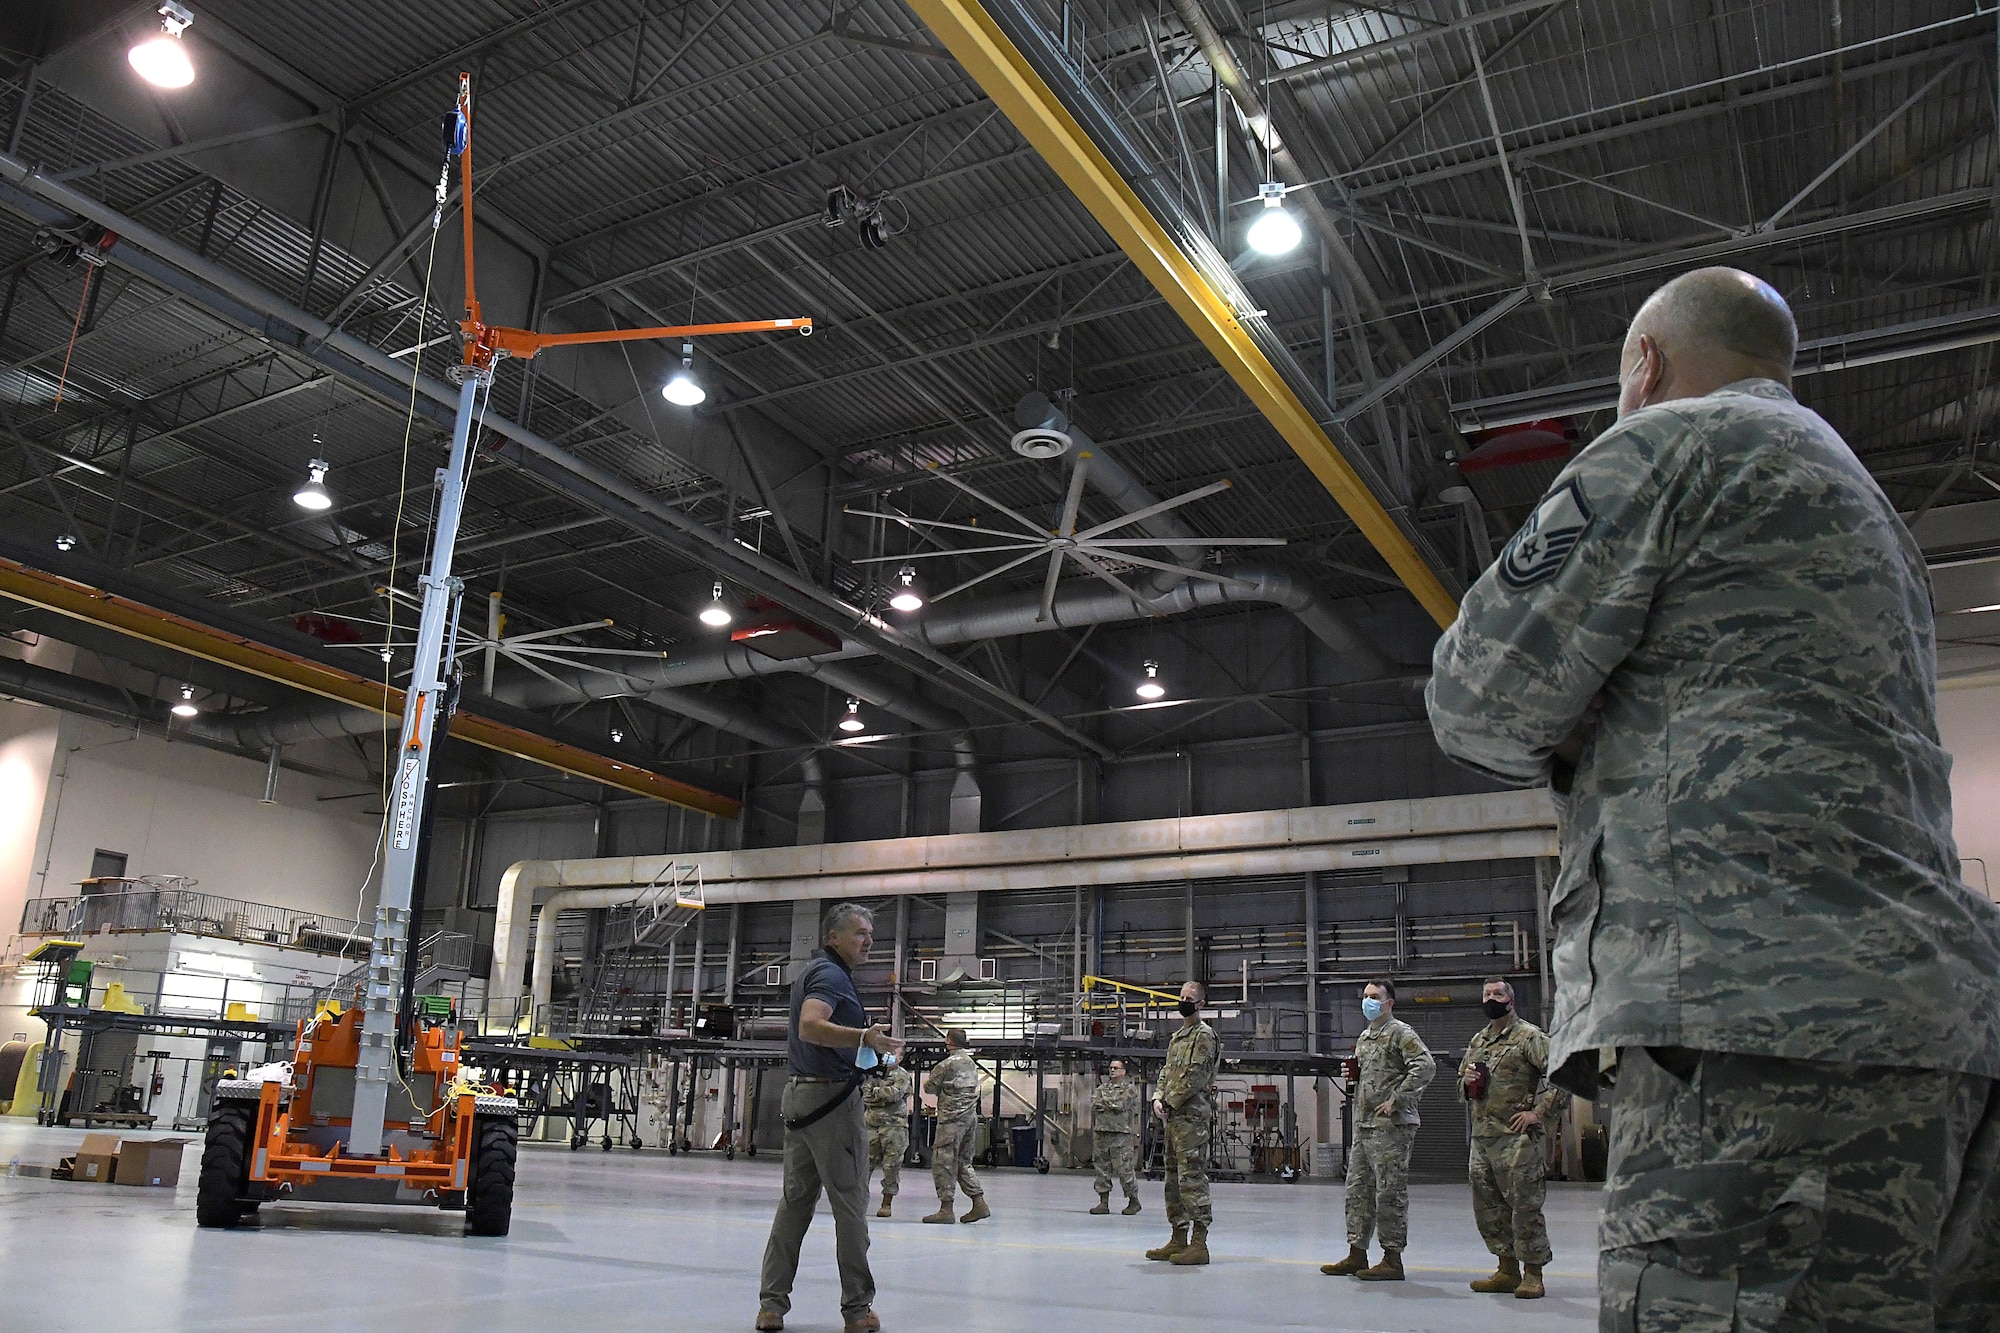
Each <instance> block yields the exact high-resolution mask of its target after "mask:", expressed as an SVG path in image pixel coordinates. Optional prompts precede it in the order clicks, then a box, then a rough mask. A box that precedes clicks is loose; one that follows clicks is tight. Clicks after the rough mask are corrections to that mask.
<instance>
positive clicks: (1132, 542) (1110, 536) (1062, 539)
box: [848, 452, 1285, 620]
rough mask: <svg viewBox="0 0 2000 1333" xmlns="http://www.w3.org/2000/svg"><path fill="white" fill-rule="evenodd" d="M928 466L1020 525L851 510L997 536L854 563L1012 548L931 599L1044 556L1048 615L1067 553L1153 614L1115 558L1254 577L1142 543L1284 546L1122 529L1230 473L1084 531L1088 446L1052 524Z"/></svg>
mask: <svg viewBox="0 0 2000 1333" xmlns="http://www.w3.org/2000/svg"><path fill="white" fill-rule="evenodd" d="M929 467H930V469H931V472H932V475H934V476H935V477H936V478H937V479H938V480H939V481H942V482H946V483H949V484H950V485H952V486H956V487H957V488H958V489H959V490H961V491H964V492H965V493H966V494H967V495H970V496H972V497H973V498H974V499H976V500H978V501H980V502H981V503H983V504H986V505H990V506H991V507H992V508H993V509H994V510H996V511H997V512H999V513H1001V514H1004V515H1006V516H1007V517H1008V518H1010V519H1012V520H1013V521H1014V522H1016V523H1018V524H1020V525H1021V528H1022V531H1020V532H1010V531H1007V530H1005V529H994V528H982V527H978V526H976V525H974V524H969V523H947V522H945V521H944V520H942V519H931V518H913V517H910V516H909V515H906V514H886V513H880V512H877V511H875V510H868V509H854V510H849V511H848V512H849V513H855V514H863V515H866V516H868V517H871V518H881V519H887V520H889V521H890V522H894V523H904V524H910V525H914V526H918V527H924V528H932V529H943V530H945V531H952V532H970V533H977V534H978V535H979V536H981V537H988V538H992V539H994V540H995V541H996V542H998V543H999V544H998V545H992V546H969V547H957V548H952V549H944V550H936V551H913V552H911V553H909V554H908V555H879V556H869V557H867V558H865V559H862V560H859V561H856V562H855V563H857V564H864V565H868V564H902V563H908V562H914V561H917V560H936V559H939V558H942V557H946V556H954V557H963V556H970V555H991V554H996V553H997V554H1010V555H1011V556H1012V558H1011V559H1007V560H1003V561H1002V562H1001V563H1000V564H998V565H995V566H994V567H993V568H992V569H989V570H987V571H985V572H984V573H982V574H976V575H974V576H973V577H971V578H969V579H966V580H965V581H964V582H962V583H959V584H957V585H956V586H954V587H951V588H948V589H946V590H945V591H943V592H941V593H937V594H935V595H933V596H932V597H931V599H930V600H931V601H932V602H941V601H943V600H944V599H945V598H947V597H951V596H954V595H956V594H958V593H961V592H964V591H965V590H966V589H967V588H972V587H976V586H978V585H979V584H981V583H984V582H986V580H988V579H991V578H997V577H999V576H1000V575H1002V574H1005V573H1006V572H1007V571H1009V570H1011V569H1018V568H1019V567H1020V566H1022V565H1025V564H1028V563H1030V562H1031V561H1034V560H1038V559H1041V558H1043V557H1046V558H1047V559H1048V562H1049V563H1048V572H1047V574H1046V576H1045V577H1044V578H1043V579H1042V604H1041V608H1040V610H1039V611H1037V612H1036V615H1035V619H1037V620H1047V619H1049V618H1050V616H1051V615H1052V614H1053V613H1054V607H1055V598H1056V583H1057V581H1058V580H1060V579H1061V578H1062V570H1063V562H1064V561H1068V562H1070V563H1071V564H1073V565H1075V566H1076V567H1077V568H1079V569H1081V570H1083V571H1084V572H1085V573H1086V574H1089V575H1091V576H1092V577H1094V578H1098V579H1102V580H1103V581H1104V582H1106V583H1108V584H1110V585H1111V586H1112V587H1114V588H1116V589H1117V590H1118V591H1119V592H1121V593H1124V594H1125V595H1126V596H1127V597H1129V598H1131V599H1132V601H1133V604H1134V605H1136V606H1138V607H1139V608H1140V609H1141V610H1143V611H1144V612H1146V613H1147V614H1148V615H1159V614H1161V612H1160V611H1159V610H1158V609H1157V608H1156V607H1154V605H1153V602H1152V599H1151V598H1149V597H1147V596H1145V595H1144V594H1142V593H1140V592H1138V591H1137V590H1136V589H1134V588H1133V587H1132V586H1131V585H1130V584H1128V583H1127V582H1126V581H1125V580H1124V579H1122V578H1120V577H1119V576H1118V572H1117V571H1116V570H1114V569H1113V568H1112V566H1113V565H1128V566H1138V567H1139V568H1142V569H1157V570H1163V571H1167V572H1170V573H1175V574H1180V575H1182V576H1184V577H1186V578H1191V579H1204V580H1206V581H1208V582H1211V583H1227V584H1233V585H1235V586H1237V587H1244V588H1247V587H1249V586H1251V585H1250V584H1248V583H1246V582H1244V580H1242V579H1238V578H1232V577H1231V576H1230V575H1228V574H1218V573H1216V572H1215V571H1213V570H1207V569H1192V568H1189V567H1188V566H1186V565H1180V564H1175V563H1173V562H1171V561H1167V560H1157V559H1154V558H1153V557H1151V556H1146V555H1141V554H1139V551H1140V550H1141V549H1143V548H1148V547H1176V546H1178V547H1187V546H1201V547H1217V546H1283V545H1284V544H1285V539H1284V538H1282V537H1134V536H1130V535H1128V534H1126V533H1125V532H1124V531H1123V530H1124V529H1128V528H1130V527H1131V526H1132V525H1133V524H1135V523H1142V522H1144V521H1145V520H1146V519H1149V518H1151V517H1153V516H1154V515H1156V514H1163V513H1165V512H1166V511H1168V510H1169V509H1178V508H1179V507H1180V506H1182V505H1184V504H1190V503H1192V502H1194V501H1196V500H1201V499H1206V498H1207V497H1208V496H1211V495H1215V494H1218V493H1220V492H1222V491H1226V490H1228V489H1229V487H1230V483H1229V482H1228V481H1226V480H1225V481H1212V482H1210V483H1209V484H1208V485H1206V486H1199V487H1196V488H1195V489H1194V490H1191V491H1188V492H1186V493H1185V494H1183V495H1176V496H1174V497H1173V498H1172V499H1169V500H1161V501H1160V502H1159V503H1157V504H1151V505H1147V506H1146V507H1145V508H1144V509H1139V510H1135V511H1133V512H1132V513H1129V514H1121V515H1119V516H1118V517H1117V518H1114V519H1112V520H1111V521H1110V522H1108V523H1099V524H1098V525H1097V526H1096V527H1092V528H1085V529H1084V530H1083V531H1081V532H1079V531H1077V527H1076V524H1077V512H1078V510H1079V509H1080V508H1081V506H1082V504H1083V483H1084V477H1085V475H1086V473H1087V471H1088V469H1089V467H1090V454H1089V453H1087V452H1086V453H1080V454H1078V455H1077V456H1076V467H1075V469H1074V470H1073V471H1071V473H1070V479H1069V494H1068V495H1067V496H1066V497H1065V498H1064V500H1063V509H1062V519H1061V522H1060V523H1058V524H1057V526H1056V528H1055V529H1054V530H1053V531H1051V530H1050V529H1048V528H1045V527H1043V526H1042V525H1041V524H1039V523H1037V522H1035V521H1034V520H1033V519H1031V518H1029V517H1028V516H1027V515H1025V514H1022V513H1019V512H1018V511H1016V510H1013V509H1010V508H1009V507H1007V506H1006V505H1004V504H1002V503H1000V502H999V501H998V500H996V499H994V498H993V497H992V496H990V495H988V494H986V492H984V491H982V490H980V489H979V488H978V487H976V486H971V485H968V484H967V483H965V482H963V481H960V480H959V479H958V478H957V477H954V476H952V475H951V474H950V473H949V472H946V471H944V470H942V469H941V468H939V467H938V466H937V465H936V464H935V463H933V464H930V465H929Z"/></svg>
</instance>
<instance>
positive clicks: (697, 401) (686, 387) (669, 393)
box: [660, 343, 708, 407]
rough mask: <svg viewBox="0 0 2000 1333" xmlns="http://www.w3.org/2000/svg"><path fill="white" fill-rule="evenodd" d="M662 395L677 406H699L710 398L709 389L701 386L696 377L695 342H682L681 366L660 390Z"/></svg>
mask: <svg viewBox="0 0 2000 1333" xmlns="http://www.w3.org/2000/svg"><path fill="white" fill-rule="evenodd" d="M660 393H661V395H662V396H664V397H665V398H666V400H667V401H668V402H670V403H672V404H673V405H674V406H676V407H699V406H700V405H701V404H702V403H704V402H706V401H707V400H708V390H706V389H704V388H702V387H701V381H699V380H697V379H696V378H695V377H694V344H693V343H682V344H681V368H680V369H679V370H676V371H675V372H674V377H673V378H672V379H670V380H668V381H667V385H666V387H665V388H663V389H661V390H660Z"/></svg>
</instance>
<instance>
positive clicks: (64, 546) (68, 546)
mask: <svg viewBox="0 0 2000 1333" xmlns="http://www.w3.org/2000/svg"><path fill="white" fill-rule="evenodd" d="M56 549H57V550H58V551H74V550H75V549H76V534H75V533H73V532H65V533H63V534H62V535H61V536H59V537H57V538H56Z"/></svg>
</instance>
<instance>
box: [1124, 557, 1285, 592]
mask: <svg viewBox="0 0 2000 1333" xmlns="http://www.w3.org/2000/svg"><path fill="white" fill-rule="evenodd" d="M1103 554H1105V555H1107V556H1109V557H1110V558H1111V559H1113V560H1120V561H1123V562H1124V563H1126V564H1128V565H1144V566H1145V567H1146V568H1147V569H1164V570H1167V571H1170V572H1171V573H1175V574H1184V575H1186V576H1187V577H1188V578H1191V579H1207V580H1208V581H1209V582H1210V583H1231V584H1234V585H1236V586H1237V587H1239V588H1253V587H1255V586H1256V585H1255V584H1253V583H1250V582H1249V581H1247V580H1245V579H1239V578H1234V577H1231V576H1230V575H1228V574H1212V573H1210V572H1209V571H1208V570H1205V569H1189V568H1188V567H1187V566H1186V565H1171V564H1168V563H1167V562H1166V561H1164V560H1149V559H1147V558H1146V557H1145V556H1143V555H1133V554H1131V553H1130V552H1128V551H1107V552H1104V553H1103Z"/></svg>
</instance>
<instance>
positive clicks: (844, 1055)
mask: <svg viewBox="0 0 2000 1333" xmlns="http://www.w3.org/2000/svg"><path fill="white" fill-rule="evenodd" d="M809 998H810V999H814V1000H823V1001H825V1002H826V1004H827V1006H828V1007H829V1008H831V1009H832V1010H833V1017H832V1019H831V1020H830V1021H831V1022H834V1023H838V1024H840V1025H841V1026H842V1027H850V1028H865V1027H867V1026H868V1011H867V1010H866V1009H864V1008H862V1007H861V996H860V994H859V993H858V992H857V991H856V990H855V989H854V974H853V973H851V972H849V971H848V970H847V964H845V963H843V962H841V961H840V956H839V955H838V954H836V953H834V951H833V950H831V949H821V950H820V951H819V953H818V954H817V955H816V956H815V957H814V958H813V960H812V961H811V962H810V963H807V964H806V965H805V966H804V967H803V968H801V969H800V970H799V974H798V975H797V976H796V977H793V978H792V1001H791V1004H792V1021H791V1025H790V1027H788V1028H787V1029H786V1031H785V1055H786V1061H787V1063H788V1064H789V1065H790V1066H791V1072H792V1073H793V1074H796V1075H799V1076H800V1077H803V1078H853V1077H854V1051H853V1050H852V1049H851V1048H850V1049H848V1050H844V1051H838V1050H835V1049H834V1048H833V1047H831V1046H816V1045H814V1044H813V1043H812V1042H809V1041H805V1040H802V1039H801V1038H800V1037H799V1011H800V1010H801V1009H803V1008H804V1007H805V1003H806V1000H807V999H809Z"/></svg>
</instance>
